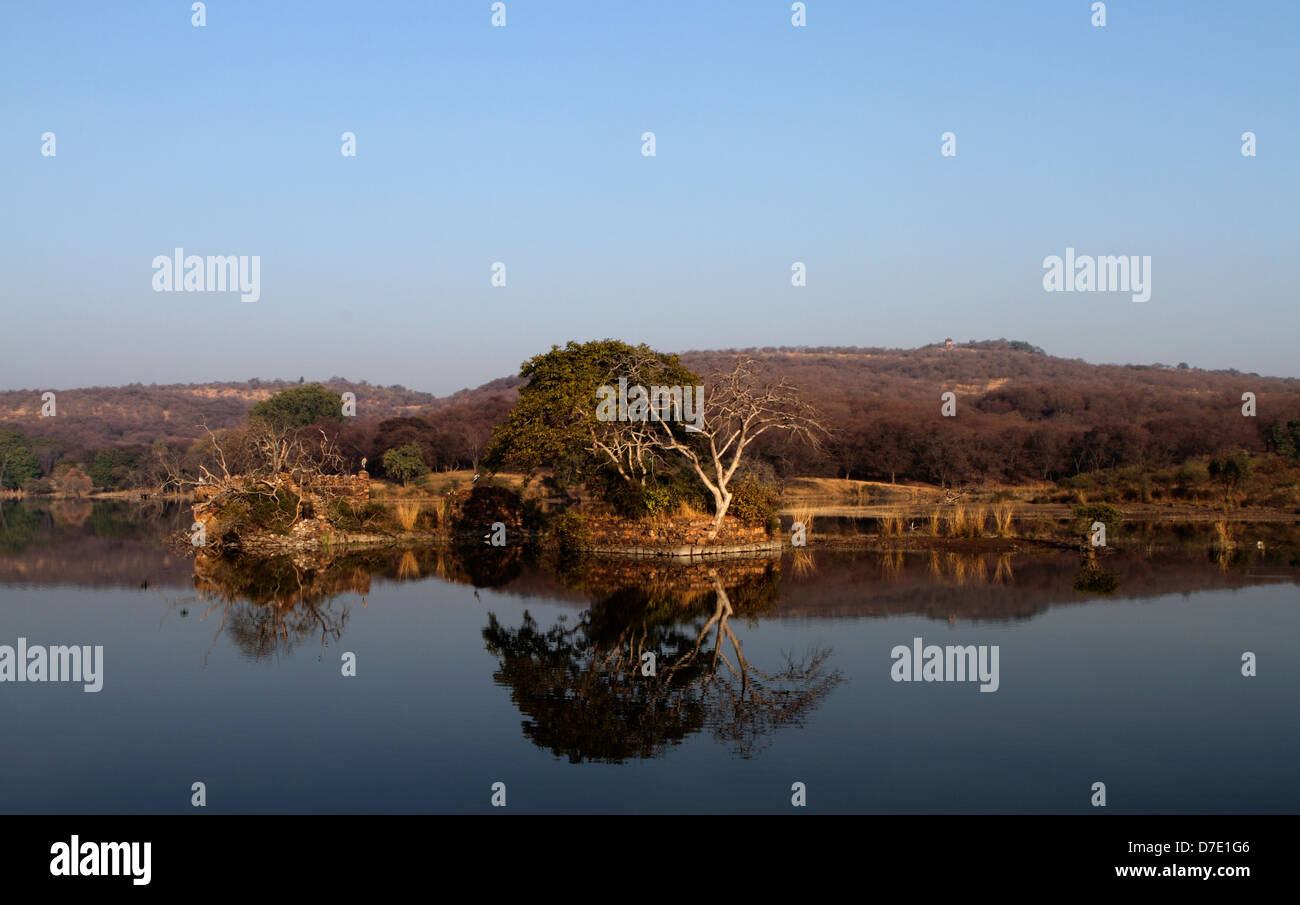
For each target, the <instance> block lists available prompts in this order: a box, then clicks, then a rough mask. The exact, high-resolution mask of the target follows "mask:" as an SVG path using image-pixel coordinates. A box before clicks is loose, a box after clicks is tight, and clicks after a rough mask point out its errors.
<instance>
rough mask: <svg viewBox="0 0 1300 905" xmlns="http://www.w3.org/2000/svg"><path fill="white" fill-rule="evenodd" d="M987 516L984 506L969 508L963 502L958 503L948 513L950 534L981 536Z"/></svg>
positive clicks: (952, 535) (954, 535) (950, 535)
mask: <svg viewBox="0 0 1300 905" xmlns="http://www.w3.org/2000/svg"><path fill="white" fill-rule="evenodd" d="M986 517H987V516H986V514H985V511H984V507H983V506H981V507H979V508H977V509H967V508H966V507H965V506H964V505H963V504H961V503H957V504H956V505H954V506H953V507H952V512H951V513H950V514H949V515H948V536H949V537H979V536H980V535H982V534H983V533H984V521H985V519H986Z"/></svg>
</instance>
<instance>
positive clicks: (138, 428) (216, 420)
mask: <svg viewBox="0 0 1300 905" xmlns="http://www.w3.org/2000/svg"><path fill="white" fill-rule="evenodd" d="M319 382H320V383H322V384H324V385H325V386H327V387H329V388H330V389H331V390H336V391H337V392H338V393H339V394H340V395H341V394H343V393H346V392H351V393H354V394H355V395H356V397H357V416H358V420H360V421H381V420H384V419H387V418H396V417H402V416H419V415H425V414H429V413H432V412H436V411H439V410H441V409H446V408H449V407H470V408H475V407H478V406H479V405H481V404H483V403H484V402H485V401H486V400H489V399H492V398H494V397H498V396H500V395H502V394H505V396H506V398H507V399H508V400H509V401H511V402H513V400H514V398H515V396H516V393H515V392H514V388H515V387H517V386H518V385H519V384H520V383H521V382H522V381H521V380H520V379H519V378H517V377H506V378H502V379H499V380H494V381H492V382H491V383H486V384H484V385H483V386H481V387H478V388H477V389H472V390H470V389H466V390H461V391H460V392H458V393H453V394H452V395H450V396H441V397H439V396H435V395H433V394H432V393H422V392H419V391H417V390H408V389H406V387H403V386H397V385H394V386H386V387H385V386H373V385H371V384H369V383H367V382H366V381H364V380H363V381H355V380H348V379H346V378H343V377H331V378H329V379H328V380H320V381H319ZM299 384H300V381H298V380H293V381H289V380H249V381H247V382H246V383H191V384H163V385H160V384H149V385H145V384H139V383H133V384H130V385H128V386H121V387H84V388H80V389H66V390H65V389H59V388H57V387H41V388H40V389H33V390H9V391H4V392H0V430H17V431H21V432H22V433H24V434H26V435H27V436H30V437H49V438H52V439H56V440H58V441H60V442H61V443H62V444H63V447H64V449H65V450H69V451H72V452H74V453H75V452H79V451H85V450H87V449H96V448H100V447H104V446H109V445H122V446H130V445H141V444H142V445H144V446H149V445H152V443H153V442H154V441H155V440H158V439H162V440H164V441H167V442H179V441H185V440H193V439H195V438H196V437H198V436H199V435H200V434H201V433H202V430H203V427H202V426H203V425H204V424H206V425H207V426H208V427H210V428H212V429H213V430H218V429H221V428H230V427H235V426H237V425H239V424H241V423H242V422H243V421H244V419H245V418H246V417H247V415H248V410H249V409H250V408H252V407H253V405H254V404H255V403H257V402H259V401H261V400H263V399H266V398H268V397H269V396H272V395H273V394H275V393H278V392H279V391H281V390H284V389H288V388H290V387H295V386H298V385H299ZM46 390H54V391H55V403H56V406H57V408H56V416H55V417H53V418H42V417H40V412H41V394H42V393H43V392H45V391H46Z"/></svg>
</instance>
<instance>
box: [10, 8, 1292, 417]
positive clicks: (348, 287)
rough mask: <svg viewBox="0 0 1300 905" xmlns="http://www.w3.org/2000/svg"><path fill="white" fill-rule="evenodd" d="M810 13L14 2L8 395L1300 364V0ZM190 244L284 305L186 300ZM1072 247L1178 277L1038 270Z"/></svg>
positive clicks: (1286, 367) (1285, 369)
mask: <svg viewBox="0 0 1300 905" xmlns="http://www.w3.org/2000/svg"><path fill="white" fill-rule="evenodd" d="M790 5H791V4H790V3H789V2H766V0H764V2H758V0H751V2H701V3H694V4H661V3H646V4H641V3H622V2H610V3H586V2H584V3H563V2H558V0H552V2H541V0H506V6H507V25H506V27H505V28H493V27H492V26H491V24H490V17H491V12H490V6H491V3H490V0H473V2H460V0H457V2H439V0H432V2H430V0H424V2H419V3H404V2H388V3H379V2H375V3H361V2H356V3H331V2H325V3H310V4H309V3H289V2H285V3H265V2H243V0H212V2H209V3H208V4H207V25H206V27H204V28H194V27H192V25H191V23H190V17H191V12H190V4H189V3H188V2H132V3H116V4H114V3H102V2H98V3H59V4H46V3H32V4H4V5H3V7H0V77H2V78H3V84H4V86H5V87H4V90H3V92H2V93H0V210H2V211H3V214H2V215H0V268H2V269H3V273H4V279H3V282H2V283H0V306H2V307H3V312H4V324H5V337H4V345H3V348H4V355H3V357H0V388H68V387H74V386H85V385H96V384H98V385H105V384H118V383H127V382H133V381H141V382H144V383H150V382H160V383H165V382H189V381H199V380H218V379H230V380H245V379H248V378H250V377H264V378H267V377H290V378H296V377H298V376H300V375H305V376H306V377H307V378H308V379H318V378H326V377H329V376H331V375H335V374H338V375H344V376H348V377H351V378H353V379H366V380H370V381H371V382H374V383H380V384H391V383H402V384H405V385H407V386H409V387H413V388H417V389H422V390H428V391H431V392H437V393H447V392H451V391H454V390H456V389H459V388H461V387H463V386H474V385H477V384H479V383H482V382H484V381H486V380H489V379H491V378H494V377H498V376H502V375H504V374H508V373H513V372H514V371H515V370H516V369H517V368H518V365H519V363H520V362H521V361H522V360H523V359H524V358H526V357H528V356H530V355H532V354H535V353H536V352H540V351H544V350H545V349H547V348H549V346H550V345H551V344H553V343H563V342H565V341H567V340H569V339H580V340H581V339H592V338H602V337H607V336H609V337H616V338H620V339H626V340H629V341H634V342H639V341H644V342H648V343H650V344H651V345H653V346H655V347H657V348H661V349H664V350H668V351H681V350H685V349H698V348H725V347H732V346H749V345H758V346H765V345H862V346H915V345H921V344H924V343H928V342H933V341H936V340H942V339H943V338H944V337H947V336H952V337H953V338H955V339H957V340H959V341H964V340H967V339H984V338H996V337H1000V336H1005V337H1008V338H1014V339H1025V340H1029V341H1030V342H1033V343H1034V344H1036V345H1039V346H1042V347H1044V348H1045V349H1047V350H1048V351H1049V352H1051V353H1053V354H1057V355H1064V356H1068V357H1079V358H1084V359H1087V360H1089V361H1096V362H1142V363H1149V362H1154V361H1162V362H1165V363H1176V362H1179V361H1188V362H1190V363H1191V364H1193V365H1196V366H1201V367H1214V368H1226V367H1236V368H1239V369H1241V370H1244V371H1258V372H1260V373H1264V374H1278V375H1286V376H1300V365H1298V364H1297V355H1296V354H1295V347H1296V343H1297V340H1298V339H1300V314H1298V308H1300V306H1298V305H1297V302H1298V301H1300V291H1298V290H1297V282H1296V275H1295V272H1294V271H1295V262H1296V260H1297V255H1296V245H1297V238H1298V237H1300V227H1298V226H1297V222H1298V221H1297V209H1298V208H1300V151H1298V150H1297V149H1300V116H1298V115H1297V114H1298V113H1300V103H1298V102H1297V86H1300V53H1297V48H1300V4H1298V3H1295V2H1291V0H1277V2H1262V0H1261V2H1251V0H1243V2H1240V3H1231V4H1229V3H1211V2H1194V0H1193V2H1172V0H1171V2H1151V0H1143V2H1131V0H1122V2H1121V0H1115V2H1110V3H1107V11H1106V12H1107V25H1106V27H1105V28H1094V27H1093V26H1092V25H1091V24H1090V18H1091V15H1092V14H1091V11H1090V6H1091V3H1090V2H1089V0H1034V2H997V3H982V2H981V3H976V2H958V0H952V2H924V0H910V2H897V0H888V2H885V0H880V2H875V0H859V2H831V0H807V9H808V12H807V15H808V25H807V27H806V28H794V27H792V26H791V23H790V15H791V13H790ZM46 131H52V132H54V133H55V135H56V141H57V156H56V157H53V158H49V157H43V156H42V155H41V153H40V151H41V135H42V133H44V132H46ZM344 131H352V132H355V133H356V136H357V156H356V157H354V158H347V157H344V156H342V155H341V153H340V145H341V141H340V135H341V133H343V132H344ZM645 131H653V132H655V135H656V144H657V155H656V156H655V157H653V158H647V157H643V156H642V155H641V134H642V133H643V132H645ZM946 131H952V132H954V133H956V136H957V156H956V157H943V156H941V154H940V135H941V133H943V132H946ZM1244 131H1253V132H1255V133H1256V135H1257V136H1258V138H1257V141H1258V156H1256V157H1254V158H1246V157H1243V156H1242V155H1241V139H1240V136H1241V133H1242V132H1244ZM177 246H181V247H183V248H184V249H185V250H186V252H187V253H188V254H199V255H226V254H246V255H260V256H261V260H262V270H261V283H262V287H261V288H262V295H261V299H260V300H259V301H258V302H256V303H254V304H243V303H241V302H240V301H239V298H238V296H237V295H232V294H221V293H155V292H154V291H153V290H152V288H151V280H152V277H153V270H152V269H151V261H152V259H153V258H154V257H155V256H157V255H169V254H171V252H172V249H174V248H175V247H177ZM1066 247H1074V248H1075V249H1076V250H1077V252H1078V253H1079V254H1125V255H1150V256H1151V258H1152V282H1153V292H1152V297H1151V300H1150V301H1149V302H1147V303H1145V304H1134V303H1133V302H1131V301H1130V298H1129V295H1127V294H1101V293H1091V294H1078V293H1070V294H1066V293H1047V292H1044V290H1043V288H1042V275H1043V267H1042V261H1043V258H1044V257H1046V256H1048V255H1052V254H1055V255H1063V254H1064V252H1065V249H1066ZM495 261H502V262H505V264H506V268H507V285H506V286H505V287H504V288H496V287H493V286H491V285H490V282H489V278H490V276H491V266H492V264H493V262H495ZM794 261H802V262H804V263H805V264H806V266H807V269H808V282H807V286H806V287H803V288H795V287H792V286H791V285H790V267H791V264H792V262H794Z"/></svg>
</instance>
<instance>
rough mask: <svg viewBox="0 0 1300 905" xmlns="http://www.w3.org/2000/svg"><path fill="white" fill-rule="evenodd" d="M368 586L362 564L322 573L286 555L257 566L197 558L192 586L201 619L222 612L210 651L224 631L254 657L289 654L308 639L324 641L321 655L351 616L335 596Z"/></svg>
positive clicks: (321, 644) (219, 559)
mask: <svg viewBox="0 0 1300 905" xmlns="http://www.w3.org/2000/svg"><path fill="white" fill-rule="evenodd" d="M369 586H370V573H369V571H368V570H367V569H365V568H364V566H357V567H355V568H342V569H333V570H327V571H323V572H322V571H320V570H317V569H315V568H313V567H312V565H311V564H309V563H303V562H297V561H295V560H294V559H293V558H291V557H287V556H284V557H276V558H273V559H267V560H262V561H259V562H257V563H256V565H255V566H253V565H251V564H249V563H247V562H231V561H229V560H225V559H221V558H210V559H204V558H196V560H195V574H194V587H195V590H196V591H197V592H198V599H199V601H200V602H202V603H205V604H206V607H205V608H204V609H203V612H202V614H201V616H200V617H199V618H200V619H201V620H205V621H206V620H207V619H208V618H210V617H212V616H213V615H214V614H216V613H220V620H219V624H218V626H217V629H216V632H215V634H214V635H213V638H212V645H211V646H209V647H208V653H211V651H212V648H213V647H215V646H216V643H217V639H218V638H220V637H221V633H222V632H223V631H225V632H226V634H227V635H228V636H229V637H230V639H231V640H232V641H233V642H234V643H235V645H236V646H237V647H238V648H239V650H240V651H241V652H242V653H243V655H244V656H245V657H247V658H248V659H250V660H265V659H269V658H272V657H275V656H279V655H281V654H288V653H290V652H291V651H293V650H294V649H295V648H296V647H297V646H298V645H299V644H301V643H303V642H304V641H307V640H308V639H313V640H316V641H317V642H318V643H319V644H320V648H321V653H322V655H323V654H324V652H325V650H326V649H328V647H329V646H330V643H331V642H332V641H337V640H338V639H339V638H340V636H341V635H342V634H343V629H344V627H345V626H346V624H347V620H348V615H349V610H348V607H347V606H345V605H341V604H338V603H337V597H338V596H339V595H341V594H342V593H344V592H348V591H358V592H360V593H363V594H364V593H366V591H367V590H368V589H369ZM206 657H207V654H205V655H204V658H205V659H206Z"/></svg>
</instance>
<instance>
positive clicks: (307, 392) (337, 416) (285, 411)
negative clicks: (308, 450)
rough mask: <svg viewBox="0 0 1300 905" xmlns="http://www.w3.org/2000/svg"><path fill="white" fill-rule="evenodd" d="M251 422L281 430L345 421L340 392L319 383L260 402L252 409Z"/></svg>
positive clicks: (282, 392) (281, 392)
mask: <svg viewBox="0 0 1300 905" xmlns="http://www.w3.org/2000/svg"><path fill="white" fill-rule="evenodd" d="M248 420H249V421H265V422H268V423H269V424H270V425H271V426H272V427H276V428H280V429H293V428H296V427H306V426H307V425H309V424H315V423H316V422H318V421H336V422H341V421H342V420H343V404H342V402H341V401H340V399H339V394H338V393H335V392H333V391H332V390H327V389H326V388H325V387H323V386H322V385H321V384H319V383H309V384H306V385H305V386H300V387H291V388H290V389H287V390H281V391H280V392H278V393H276V394H275V395H274V396H271V397H270V398H268V399H263V400H262V401H261V402H258V403H257V404H255V405H254V406H253V407H252V408H251V409H249V411H248Z"/></svg>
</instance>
